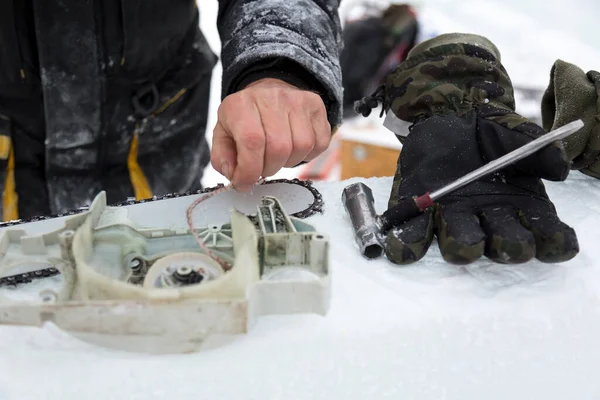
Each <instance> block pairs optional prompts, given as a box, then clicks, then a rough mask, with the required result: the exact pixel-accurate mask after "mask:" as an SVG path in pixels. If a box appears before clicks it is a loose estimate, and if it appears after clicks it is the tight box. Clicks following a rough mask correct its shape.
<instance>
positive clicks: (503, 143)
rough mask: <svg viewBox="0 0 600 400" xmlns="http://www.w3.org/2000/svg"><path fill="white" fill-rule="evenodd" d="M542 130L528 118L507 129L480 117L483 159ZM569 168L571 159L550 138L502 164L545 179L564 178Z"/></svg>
mask: <svg viewBox="0 0 600 400" xmlns="http://www.w3.org/2000/svg"><path fill="white" fill-rule="evenodd" d="M523 120H525V119H523ZM525 121H526V120H525ZM545 134H546V131H544V130H543V129H542V128H541V127H540V126H538V125H536V124H534V123H532V122H523V123H521V124H519V125H518V126H517V127H515V128H513V129H508V128H506V127H505V126H502V125H500V124H499V123H496V122H494V121H490V120H487V119H484V118H482V119H481V120H480V121H479V133H478V135H479V143H480V150H481V153H482V154H483V156H484V157H485V159H486V160H485V161H486V162H490V161H493V160H495V159H498V158H500V157H502V156H504V155H505V154H508V153H510V152H511V151H513V150H516V149H518V148H519V147H522V146H524V145H526V144H527V143H530V142H532V141H533V140H535V139H537V138H538V137H540V136H542V135H545ZM570 169H571V163H570V162H569V160H568V159H567V155H566V153H565V150H564V148H563V146H562V145H561V144H560V143H558V142H554V143H552V144H550V145H548V146H546V147H544V148H542V149H540V150H538V151H536V152H535V153H533V154H530V155H529V156H527V157H525V158H523V159H521V160H519V161H517V162H515V163H514V164H512V165H510V166H508V167H506V169H505V171H506V172H508V173H513V174H520V175H523V174H525V175H530V176H535V177H538V178H541V179H546V180H549V181H564V180H565V179H567V176H568V175H569V171H570Z"/></svg>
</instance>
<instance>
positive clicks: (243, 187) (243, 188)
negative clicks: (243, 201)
mask: <svg viewBox="0 0 600 400" xmlns="http://www.w3.org/2000/svg"><path fill="white" fill-rule="evenodd" d="M251 189H252V185H250V186H247V185H240V186H236V187H235V190H237V191H239V192H244V193H246V192H249V191H250V190H251Z"/></svg>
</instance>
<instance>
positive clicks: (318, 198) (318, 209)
mask: <svg viewBox="0 0 600 400" xmlns="http://www.w3.org/2000/svg"><path fill="white" fill-rule="evenodd" d="M272 183H289V184H293V185H300V186H302V187H304V188H306V189H308V190H309V191H310V192H311V193H312V195H313V197H314V198H315V200H314V201H313V203H312V204H311V205H310V206H309V207H308V208H306V209H304V210H302V211H299V212H296V213H293V214H290V215H291V216H292V217H296V218H300V219H304V218H308V217H310V216H311V215H314V214H316V213H322V212H323V196H322V195H321V193H320V192H319V191H318V190H317V189H316V188H315V187H314V186H313V184H312V181H310V180H300V179H298V178H294V179H273V180H270V181H264V182H263V183H261V185H268V184H272ZM224 186H225V185H223V184H222V183H220V184H218V185H217V186H213V187H209V188H205V189H201V190H197V191H195V192H191V191H190V192H185V193H170V194H166V195H164V196H153V197H152V198H149V199H142V200H133V199H131V200H126V201H123V202H120V203H115V204H111V205H109V206H111V207H122V206H130V205H134V204H142V203H148V202H151V201H160V200H166V199H173V198H176V197H184V196H192V195H195V194H206V193H210V192H213V191H215V190H217V189H221V188H223V187H224ZM88 209H89V206H85V207H80V208H78V209H75V210H70V211H67V212H64V213H60V214H52V215H44V216H37V217H32V218H29V219H18V220H14V221H6V222H0V228H6V227H10V226H15V225H21V224H27V223H30V222H37V221H44V220H47V219H53V218H59V217H65V216H71V215H76V214H80V213H82V212H85V211H87V210H88Z"/></svg>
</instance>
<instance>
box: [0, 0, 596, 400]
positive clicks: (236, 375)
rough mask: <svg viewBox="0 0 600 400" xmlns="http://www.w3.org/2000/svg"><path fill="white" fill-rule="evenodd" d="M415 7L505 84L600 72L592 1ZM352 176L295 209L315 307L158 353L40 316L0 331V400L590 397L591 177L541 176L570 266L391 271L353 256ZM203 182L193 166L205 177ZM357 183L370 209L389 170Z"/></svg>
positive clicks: (444, 2) (206, 19) (381, 201)
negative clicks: (460, 38)
mask: <svg viewBox="0 0 600 400" xmlns="http://www.w3.org/2000/svg"><path fill="white" fill-rule="evenodd" d="M349 2H350V1H348V2H347V3H349ZM342 3H344V1H342ZM419 4H420V8H419V10H420V15H421V18H422V21H423V22H424V23H425V25H426V31H425V32H424V34H425V35H427V34H428V32H429V33H431V32H434V31H435V32H436V33H442V32H450V31H455V30H468V31H471V32H475V33H480V34H484V35H487V36H488V37H490V39H492V40H493V41H495V42H496V43H497V44H498V47H499V48H500V50H501V51H502V53H503V60H504V63H505V65H506V67H507V69H508V71H509V73H510V74H511V77H512V78H513V81H515V82H516V83H523V84H532V85H537V86H539V87H544V86H545V85H546V83H547V79H548V78H547V76H548V73H549V70H550V66H551V65H552V63H553V62H554V60H555V59H556V58H558V57H561V58H564V59H565V60H567V61H571V62H575V63H579V65H580V66H581V67H582V68H584V69H589V68H596V69H598V68H600V45H599V43H598V42H597V36H596V37H592V35H591V34H592V33H593V34H595V33H596V32H597V24H596V20H597V16H598V15H600V3H598V2H597V1H595V0H573V1H570V2H568V3H565V2H562V1H560V2H559V1H557V0H553V1H549V0H548V1H543V0H527V1H522V0H521V1H518V0H503V1H483V0H460V1H456V0H430V1H420V2H419ZM342 5H343V4H342ZM200 9H201V13H202V22H201V24H202V27H203V29H204V31H205V33H206V35H207V38H208V40H209V42H210V43H211V46H212V48H213V50H215V51H217V52H218V50H219V46H220V44H219V39H218V35H217V33H216V28H215V26H214V21H215V18H216V12H217V1H216V0H202V2H201V4H200ZM568 16H571V18H570V19H569V18H567V17H568ZM559 23H560V24H559ZM563 27H564V29H561V28H563ZM220 68H221V67H220V65H218V66H217V68H216V70H215V74H214V79H213V85H212V88H213V98H212V102H211V105H210V115H211V117H210V118H211V119H210V120H209V138H210V131H211V130H212V127H213V126H214V123H215V116H216V109H217V107H218V102H219V96H220V93H219V90H220V89H219V82H220V71H221V69H220ZM296 173H297V172H296V171H295V170H284V171H282V172H281V173H280V174H278V176H277V177H283V176H294V175H295V174H296ZM354 181H356V179H353V180H351V181H347V182H336V183H318V184H317V187H318V188H319V189H320V190H321V191H322V193H323V195H324V200H325V207H326V211H325V214H324V215H317V216H313V217H311V218H310V219H309V220H308V222H311V223H314V224H315V225H316V227H317V229H318V230H319V231H322V232H324V233H328V234H329V235H331V237H332V242H331V254H332V258H333V260H332V269H333V300H332V307H331V310H330V313H329V314H328V315H327V316H326V317H319V316H312V315H307V316H279V317H268V318H264V319H262V320H261V321H259V323H258V324H257V325H256V326H255V327H254V328H253V329H252V330H251V332H250V333H249V334H248V335H246V336H243V337H241V338H239V339H238V340H236V341H235V342H234V343H233V344H230V345H227V346H225V347H221V348H217V349H214V350H210V351H207V352H204V353H199V354H190V355H175V356H162V357H157V356H144V355H138V354H129V353H119V352H115V351H110V350H106V349H101V348H96V347H93V346H91V345H88V344H84V343H81V342H79V341H77V340H75V339H73V338H71V337H69V336H66V335H65V334H63V333H61V332H57V331H56V330H54V329H52V327H51V326H48V327H46V328H45V329H33V328H17V327H1V328H0V400H13V399H14V400H27V399H36V400H37V399H60V400H68V399H77V400H80V399H82V398H83V396H87V397H89V398H92V399H95V398H97V399H102V400H109V399H144V400H149V399H164V398H172V399H199V398H209V399H217V398H218V399H261V400H262V399H299V400H301V399H311V400H317V399H419V400H421V399H423V400H428V399H436V400H439V399H457V400H458V399H460V400H465V399H476V400H479V399H490V400H494V399H503V400H504V399H538V398H543V399H560V400H562V399H566V398H569V399H577V400H587V399H590V400H591V399H600V382H599V381H598V380H597V379H596V378H597V375H598V374H597V370H598V368H599V367H600V347H599V346H597V343H598V338H600V299H599V295H600V261H599V260H598V250H597V242H598V238H599V236H600V234H599V233H598V225H599V224H600V201H599V199H600V182H598V181H595V180H592V179H586V178H585V177H584V176H583V175H581V174H579V173H573V174H572V176H571V177H570V178H569V180H568V181H567V182H566V183H548V184H547V186H548V192H549V195H550V196H551V198H552V199H553V201H554V202H555V204H556V206H557V209H558V212H559V215H560V216H561V217H562V218H563V220H564V221H565V222H567V223H568V224H571V225H572V226H573V227H574V228H575V229H576V231H577V234H578V236H579V240H580V245H581V253H580V254H579V255H578V256H577V257H576V258H575V259H574V260H572V261H570V262H567V263H564V264H560V265H554V266H551V265H545V264H541V263H538V262H535V261H534V262H530V263H527V264H525V265H520V266H506V265H499V264H493V263H489V262H486V261H484V260H482V261H480V262H478V263H475V264H473V265H472V266H469V267H468V268H457V267H455V266H451V265H448V264H445V263H443V262H442V260H441V257H440V256H439V251H438V250H437V248H436V247H435V244H434V245H433V247H432V248H431V250H430V252H429V254H428V255H427V257H426V258H425V259H424V260H422V262H420V263H418V264H416V265H414V266H410V267H402V268H400V267H395V266H392V265H391V264H389V263H387V262H386V261H385V259H380V260H375V261H367V260H364V259H362V258H361V257H360V256H359V253H358V249H357V247H356V246H355V245H354V242H353V235H352V231H351V229H350V222H349V220H348V218H347V216H346V215H345V213H344V211H343V207H342V205H341V200H340V195H341V192H342V189H343V187H344V186H345V185H347V184H349V183H350V182H354ZM219 182H224V180H223V178H222V177H221V176H220V175H218V174H217V173H216V172H215V171H214V170H211V169H209V170H208V171H207V175H206V176H205V179H204V183H205V185H206V186H214V185H215V184H216V183H219ZM366 182H367V183H368V184H369V185H370V186H371V188H372V189H373V192H374V194H375V197H376V201H377V209H378V211H379V212H381V211H383V209H384V208H385V203H386V201H387V197H388V193H389V189H390V187H391V178H373V179H369V180H366Z"/></svg>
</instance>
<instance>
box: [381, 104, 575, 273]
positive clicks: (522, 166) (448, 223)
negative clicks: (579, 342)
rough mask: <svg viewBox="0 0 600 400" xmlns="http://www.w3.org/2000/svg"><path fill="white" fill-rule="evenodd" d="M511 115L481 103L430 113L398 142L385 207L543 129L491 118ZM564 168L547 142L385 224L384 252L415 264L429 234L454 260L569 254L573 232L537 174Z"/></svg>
mask: <svg viewBox="0 0 600 400" xmlns="http://www.w3.org/2000/svg"><path fill="white" fill-rule="evenodd" d="M511 114H513V113H511V112H510V111H506V110H499V109H494V108H493V107H488V106H481V107H479V108H476V109H474V110H472V111H470V112H469V113H467V114H465V115H463V116H458V115H456V114H449V115H445V116H441V115H435V116H432V117H429V118H427V119H425V120H424V121H422V122H419V123H417V124H415V125H414V126H413V127H412V129H411V133H410V134H409V136H408V137H407V138H406V140H405V141H404V146H403V148H402V153H401V156H400V158H399V161H398V170H397V173H396V177H395V180H394V187H393V189H392V195H391V198H390V203H389V206H390V207H392V206H393V205H394V204H396V202H397V201H398V200H399V199H401V198H404V197H409V196H411V197H412V196H415V195H421V194H424V193H425V192H427V191H433V190H435V189H438V188H440V187H442V186H444V185H446V184H448V183H450V182H452V181H454V180H455V179H457V178H459V177H461V176H463V175H465V174H467V173H469V172H471V171H473V170H475V169H477V168H479V167H481V166H482V165H484V164H485V163H487V162H489V161H492V160H494V159H496V158H499V157H501V156H502V155H504V154H506V153H508V152H510V151H512V150H514V149H516V148H517V147H520V146H522V145H524V144H526V143H527V142H529V141H531V140H533V139H534V138H535V137H537V136H539V135H540V134H543V133H544V131H543V130H542V129H541V128H539V127H538V126H536V125H534V124H521V125H520V126H519V127H518V128H517V129H509V128H508V127H506V126H503V125H500V124H499V123H497V122H494V121H493V119H494V118H497V117H500V118H502V119H504V120H506V119H507V118H508V119H510V117H511ZM514 115H515V117H518V116H517V115H516V114H514ZM568 171H569V164H568V163H567V162H566V160H565V155H564V151H563V150H562V149H561V148H560V147H558V146H555V145H552V146H548V147H546V148H545V149H543V150H541V151H539V152H538V153H536V154H534V155H532V156H529V157H527V158H525V159H523V160H521V161H519V162H517V163H516V164H514V165H513V166H510V167H508V168H506V169H504V170H503V171H500V172H498V173H495V174H493V175H491V176H488V177H487V178H483V179H481V180H479V181H477V182H474V183H472V184H469V185H467V186H466V187H464V188H462V189H459V190H457V191H456V192H454V193H452V194H451V195H448V196H446V197H444V198H442V199H441V200H440V201H439V202H438V203H437V204H436V206H435V207H432V208H431V209H429V210H427V212H425V213H424V214H423V215H421V216H420V217H417V218H415V219H413V220H411V221H409V222H407V223H405V224H403V225H401V226H398V227H394V228H393V229H391V230H390V231H389V232H388V234H387V238H386V254H387V257H388V259H390V260H391V261H392V262H395V263H398V264H408V263H412V262H415V261H417V260H419V259H421V258H422V257H423V256H424V255H425V254H426V252H427V250H428V248H429V246H430V244H431V242H432V240H433V234H434V233H435V234H436V235H437V237H438V241H439V247H440V251H441V253H442V256H443V257H444V259H445V260H446V261H448V262H451V263H455V264H466V263H470V262H473V261H475V260H477V259H478V258H480V257H481V256H482V255H484V254H485V255H486V256H487V257H488V258H490V259H491V260H493V261H496V262H501V263H521V262H526V261H528V260H530V259H532V258H533V257H536V258H538V259H539V260H541V261H545V262H560V261H565V260H568V259H570V258H572V257H574V256H575V255H576V254H577V253H578V251H579V248H578V243H577V238H576V235H575V232H574V231H573V229H571V228H570V227H568V226H567V225H566V224H564V223H563V222H561V221H560V219H559V218H558V216H557V214H556V210H555V208H554V206H553V204H552V203H551V201H550V200H549V198H548V196H547V195H546V192H545V188H544V185H543V183H542V182H541V180H540V179H539V178H544V179H548V180H564V179H565V178H566V176H567V174H568Z"/></svg>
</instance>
